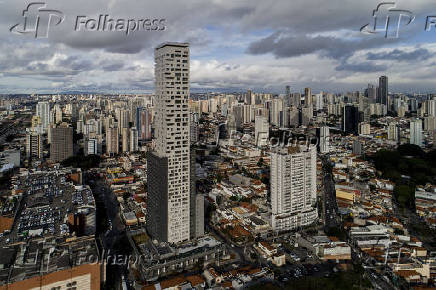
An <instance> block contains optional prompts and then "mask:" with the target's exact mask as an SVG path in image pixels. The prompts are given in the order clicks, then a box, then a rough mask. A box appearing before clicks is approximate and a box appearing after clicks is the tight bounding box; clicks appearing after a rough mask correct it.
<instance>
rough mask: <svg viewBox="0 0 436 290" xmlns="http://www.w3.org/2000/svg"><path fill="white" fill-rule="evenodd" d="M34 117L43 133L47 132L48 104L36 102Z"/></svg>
mask: <svg viewBox="0 0 436 290" xmlns="http://www.w3.org/2000/svg"><path fill="white" fill-rule="evenodd" d="M36 115H37V116H38V117H39V119H40V120H41V125H42V128H43V129H44V132H47V130H48V128H49V126H50V104H49V103H48V102H38V104H36Z"/></svg>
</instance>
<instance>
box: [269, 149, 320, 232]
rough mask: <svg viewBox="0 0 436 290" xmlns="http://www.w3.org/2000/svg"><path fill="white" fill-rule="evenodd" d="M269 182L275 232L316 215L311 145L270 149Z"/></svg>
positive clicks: (312, 220) (310, 220)
mask: <svg viewBox="0 0 436 290" xmlns="http://www.w3.org/2000/svg"><path fill="white" fill-rule="evenodd" d="M270 182H271V207H272V208H271V212H272V218H271V224H272V228H273V229H274V230H275V231H278V232H280V231H288V230H293V229H296V228H298V227H301V226H306V225H309V224H311V223H313V222H314V221H315V220H316V219H317V218H318V210H317V208H316V146H315V145H309V146H298V145H297V146H290V147H276V148H273V150H272V152H271V181H270Z"/></svg>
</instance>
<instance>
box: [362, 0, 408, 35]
mask: <svg viewBox="0 0 436 290" xmlns="http://www.w3.org/2000/svg"><path fill="white" fill-rule="evenodd" d="M372 17H373V18H372V23H368V24H365V25H364V26H362V28H360V31H361V32H363V33H367V34H375V33H384V36H385V37H386V38H398V36H399V33H400V27H401V26H407V25H409V24H410V23H412V22H413V21H414V20H415V16H414V15H413V13H412V12H411V11H409V10H402V9H397V8H396V5H395V2H383V3H380V4H379V5H378V6H377V8H376V9H375V10H374V11H373V14H372Z"/></svg>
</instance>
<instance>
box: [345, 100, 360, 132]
mask: <svg viewBox="0 0 436 290" xmlns="http://www.w3.org/2000/svg"><path fill="white" fill-rule="evenodd" d="M358 124H359V109H358V108H357V107H355V106H351V105H347V106H344V111H343V114H342V131H343V132H345V133H347V134H355V135H356V134H358Z"/></svg>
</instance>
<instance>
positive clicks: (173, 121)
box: [147, 43, 190, 243]
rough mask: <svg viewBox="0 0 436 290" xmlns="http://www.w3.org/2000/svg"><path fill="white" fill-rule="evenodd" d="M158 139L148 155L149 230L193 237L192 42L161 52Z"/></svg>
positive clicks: (163, 236)
mask: <svg viewBox="0 0 436 290" xmlns="http://www.w3.org/2000/svg"><path fill="white" fill-rule="evenodd" d="M155 78H156V86H155V87H156V93H155V98H156V99H155V101H156V102H155V110H156V114H155V121H154V126H155V137H156V140H155V141H156V143H155V144H156V146H155V150H154V151H153V152H149V153H148V158H147V162H148V176H147V180H148V182H147V184H148V197H147V199H148V201H147V230H148V232H149V234H150V235H151V236H152V238H153V239H156V240H159V241H163V242H170V243H178V242H183V241H186V240H189V238H190V142H189V137H190V136H189V108H188V102H189V44H187V43H164V44H162V45H160V46H158V47H157V48H156V49H155Z"/></svg>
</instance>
